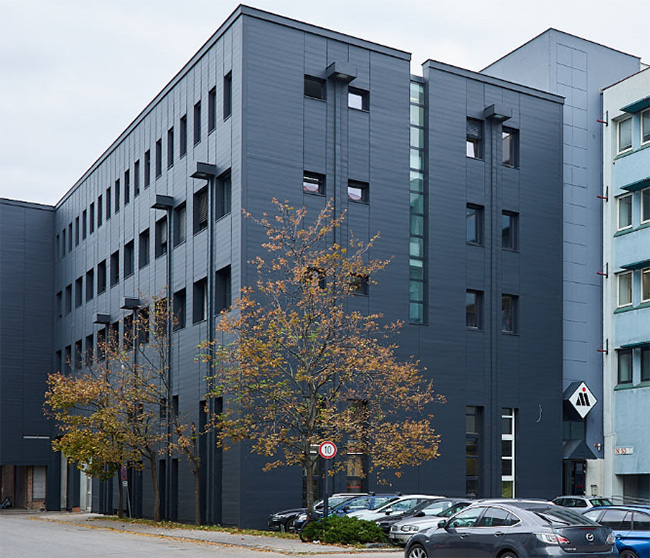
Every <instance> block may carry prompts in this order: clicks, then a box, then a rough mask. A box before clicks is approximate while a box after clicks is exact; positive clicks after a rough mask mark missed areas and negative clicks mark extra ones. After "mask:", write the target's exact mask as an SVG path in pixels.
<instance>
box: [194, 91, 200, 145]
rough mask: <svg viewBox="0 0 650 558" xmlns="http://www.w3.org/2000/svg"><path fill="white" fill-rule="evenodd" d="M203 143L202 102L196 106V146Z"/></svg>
mask: <svg viewBox="0 0 650 558" xmlns="http://www.w3.org/2000/svg"><path fill="white" fill-rule="evenodd" d="M200 141H201V101H199V102H198V103H196V104H195V105H194V145H196V144H197V143H199V142H200Z"/></svg>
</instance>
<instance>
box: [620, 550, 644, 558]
mask: <svg viewBox="0 0 650 558" xmlns="http://www.w3.org/2000/svg"><path fill="white" fill-rule="evenodd" d="M618 558H639V557H638V556H637V554H636V552H634V551H633V550H623V551H622V552H621V553H620V554H619V555H618Z"/></svg>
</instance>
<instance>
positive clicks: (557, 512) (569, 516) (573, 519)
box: [529, 506, 596, 526]
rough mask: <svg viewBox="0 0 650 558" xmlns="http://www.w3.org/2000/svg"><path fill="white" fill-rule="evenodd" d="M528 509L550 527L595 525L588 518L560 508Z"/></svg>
mask: <svg viewBox="0 0 650 558" xmlns="http://www.w3.org/2000/svg"><path fill="white" fill-rule="evenodd" d="M529 509H530V511H532V512H534V513H535V515H537V516H538V517H541V518H542V519H543V520H544V521H546V522H547V523H549V524H550V525H561V526H567V525H596V523H595V522H594V521H592V520H591V519H589V518H588V517H585V516H584V515H582V514H580V513H576V512H574V511H572V510H570V509H567V508H563V507H561V506H548V507H546V508H537V507H535V508H529Z"/></svg>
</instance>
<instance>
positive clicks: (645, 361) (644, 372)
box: [641, 347, 650, 382]
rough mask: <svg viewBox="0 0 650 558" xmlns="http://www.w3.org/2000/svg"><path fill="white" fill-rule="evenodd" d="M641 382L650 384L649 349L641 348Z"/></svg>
mask: <svg viewBox="0 0 650 558" xmlns="http://www.w3.org/2000/svg"><path fill="white" fill-rule="evenodd" d="M641 381H642V382H650V347H642V348H641Z"/></svg>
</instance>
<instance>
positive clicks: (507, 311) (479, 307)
mask: <svg viewBox="0 0 650 558" xmlns="http://www.w3.org/2000/svg"><path fill="white" fill-rule="evenodd" d="M465 325H466V326H467V328H468V329H474V330H482V329H483V291H476V290H473V289H468V290H467V291H466V294H465ZM501 331H502V332H503V333H512V334H516V333H518V331H519V297H518V296H517V295H512V294H502V295H501Z"/></svg>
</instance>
